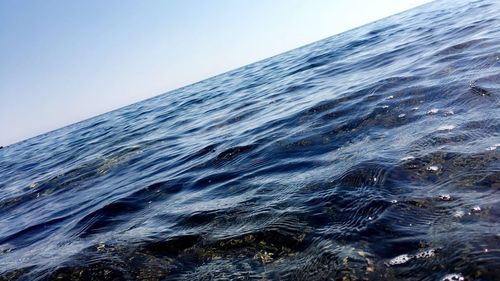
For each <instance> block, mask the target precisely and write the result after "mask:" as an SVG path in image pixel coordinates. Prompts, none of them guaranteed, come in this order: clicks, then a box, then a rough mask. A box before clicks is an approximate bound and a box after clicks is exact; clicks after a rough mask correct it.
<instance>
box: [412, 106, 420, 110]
mask: <svg viewBox="0 0 500 281" xmlns="http://www.w3.org/2000/svg"><path fill="white" fill-rule="evenodd" d="M418 109H419V107H418V106H415V107H414V108H412V109H411V110H413V111H417V110H418Z"/></svg>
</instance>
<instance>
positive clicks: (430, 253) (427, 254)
mask: <svg viewBox="0 0 500 281" xmlns="http://www.w3.org/2000/svg"><path fill="white" fill-rule="evenodd" d="M434 256H436V250H435V249H429V250H425V251H422V252H419V253H417V254H416V255H415V258H417V259H428V258H432V257H434Z"/></svg>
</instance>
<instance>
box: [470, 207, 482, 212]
mask: <svg viewBox="0 0 500 281" xmlns="http://www.w3.org/2000/svg"><path fill="white" fill-rule="evenodd" d="M471 211H472V212H473V213H477V212H481V207H479V206H474V207H472V209H471Z"/></svg>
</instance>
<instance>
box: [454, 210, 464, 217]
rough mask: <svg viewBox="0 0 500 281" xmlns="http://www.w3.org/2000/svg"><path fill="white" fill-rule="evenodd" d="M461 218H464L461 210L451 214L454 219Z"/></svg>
mask: <svg viewBox="0 0 500 281" xmlns="http://www.w3.org/2000/svg"><path fill="white" fill-rule="evenodd" d="M463 216H465V212H464V211H462V210H458V211H455V212H454V213H453V217H455V218H462V217H463Z"/></svg>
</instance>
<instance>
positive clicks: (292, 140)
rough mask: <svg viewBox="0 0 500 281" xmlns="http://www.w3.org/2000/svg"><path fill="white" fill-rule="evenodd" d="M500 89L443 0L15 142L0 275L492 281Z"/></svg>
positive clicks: (485, 0) (476, 29)
mask: <svg viewBox="0 0 500 281" xmlns="http://www.w3.org/2000/svg"><path fill="white" fill-rule="evenodd" d="M353 16H355V15H353ZM499 108H500V2H499V1H496V0H479V1H451V0H439V1H435V2H431V3H429V4H426V5H423V6H420V7H417V8H415V9H412V10H409V11H406V12H403V13H400V14H397V15H394V16H391V17H388V18H385V19H382V20H379V21H376V22H373V23H370V24H368V25H364V26H361V27H359V28H356V29H353V30H350V31H347V32H344V33H341V34H338V35H335V36H332V37H329V38H326V39H324V40H321V41H318V42H315V43H312V44H309V45H306V46H303V47H300V48H298V49H295V50H292V51H289V52H286V53H283V54H280V55H277V56H274V57H271V58H268V59H265V60H262V61H259V62H256V63H253V64H250V65H246V66H243V67H241V68H238V69H235V70H232V71H229V72H227V73H223V74H220V75H218V76H215V77H212V78H210V79H207V80H204V81H201V82H198V83H195V84H192V85H189V86H186V87H183V88H180V89H177V90H174V91H171V92H167V93H165V94H162V95H159V96H156V97H153V98H151V99H148V100H145V101H142V102H139V103H135V104H132V105H130V106H127V107H123V108H120V109H117V110H115V111H112V112H109V113H106V114H103V115H100V116H96V117H94V118H91V119H88V120H85V121H82V122H79V123H76V124H73V125H70V126H67V127H64V128H61V129H58V130H56V131H52V132H49V133H46V134H43V135H40V136H37V137H34V138H31V139H28V140H25V141H21V142H19V143H16V144H13V145H9V146H7V147H4V148H3V149H0V280H1V281H6V280H30V281H31V280H37V281H41V280H148V281H154V280H190V281H194V280H342V281H344V280H443V281H444V280H500V224H499V222H500V161H499V160H500V154H499V147H500V110H499Z"/></svg>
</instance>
